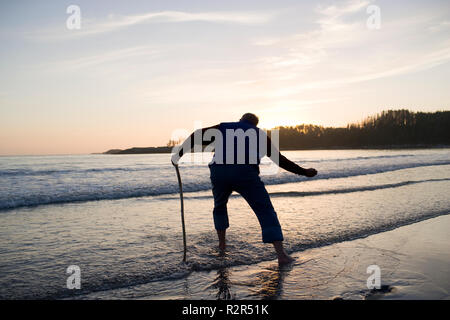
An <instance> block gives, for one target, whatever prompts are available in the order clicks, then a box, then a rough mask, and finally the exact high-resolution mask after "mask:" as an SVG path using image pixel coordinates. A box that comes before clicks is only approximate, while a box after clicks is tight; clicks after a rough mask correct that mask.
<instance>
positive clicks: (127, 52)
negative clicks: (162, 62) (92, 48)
mask: <svg viewBox="0 0 450 320" xmlns="http://www.w3.org/2000/svg"><path fill="white" fill-rule="evenodd" d="M157 53H158V51H157V50H155V49H154V48H153V47H151V46H138V47H132V48H126V49H119V50H112V51H107V52H105V53H101V54H96V55H90V56H84V57H80V58H72V59H65V60H60V61H56V62H52V63H51V64H50V65H46V68H49V69H51V70H78V69H82V68H87V67H94V66H97V65H101V64H104V63H108V62H116V61H119V60H126V59H130V58H134V57H138V56H154V55H156V54H157Z"/></svg>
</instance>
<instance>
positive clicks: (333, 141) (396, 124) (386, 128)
mask: <svg viewBox="0 0 450 320" xmlns="http://www.w3.org/2000/svg"><path fill="white" fill-rule="evenodd" d="M274 129H278V130H279V139H280V140H279V141H280V149H281V150H304V149H334V148H351V149H353V148H402V147H404V148H411V147H435V146H450V111H437V112H412V111H409V110H405V109H402V110H387V111H383V112H381V113H379V114H377V115H375V116H371V117H368V118H366V119H365V120H363V121H361V122H359V123H352V124H348V125H347V127H341V128H334V127H323V126H318V125H312V124H301V125H297V126H281V127H276V128H274ZM272 130H273V129H272ZM268 133H269V135H270V130H268ZM177 143H178V141H177ZM177 143H175V142H174V141H172V140H169V143H168V144H167V145H166V146H164V147H149V148H131V149H125V150H120V149H112V150H109V151H106V152H105V153H106V154H140V153H170V152H171V150H172V147H173V146H174V145H176V144H177Z"/></svg>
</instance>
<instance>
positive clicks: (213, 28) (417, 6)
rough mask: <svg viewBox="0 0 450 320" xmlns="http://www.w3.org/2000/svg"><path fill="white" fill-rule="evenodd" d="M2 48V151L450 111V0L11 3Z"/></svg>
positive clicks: (59, 150) (5, 4) (71, 150)
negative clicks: (242, 124) (75, 16)
mask: <svg viewBox="0 0 450 320" xmlns="http://www.w3.org/2000/svg"><path fill="white" fill-rule="evenodd" d="M70 5H77V6H79V8H80V9H81V28H80V29H72V30H71V29H69V28H68V27H67V24H66V22H67V19H68V18H69V16H70V15H71V14H70V13H69V14H68V13H67V12H66V10H67V7H69V6H70ZM371 5H372V6H373V5H375V6H377V7H378V8H379V9H380V18H381V20H380V28H379V29H377V28H369V27H368V25H367V21H368V19H369V17H371V13H370V12H372V11H370V12H369V13H368V11H367V10H368V7H369V6H371ZM371 21H373V20H371ZM0 41H1V50H0V155H11V154H78V153H92V152H102V151H106V150H108V149H112V148H129V147H133V146H140V147H146V146H158V145H165V144H166V143H167V141H168V140H169V139H170V138H171V137H172V134H173V133H174V132H182V130H187V131H192V130H193V128H194V126H198V125H202V126H208V125H212V124H216V123H219V122H222V121H234V120H238V119H239V117H240V116H241V115H242V114H243V113H245V112H254V113H256V114H257V115H258V116H259V117H260V120H261V127H265V128H269V127H273V126H276V125H294V124H301V123H312V124H319V125H325V126H343V125H346V124H347V123H349V122H355V121H358V120H362V119H363V118H365V117H366V116H369V115H373V114H375V113H377V112H380V111H381V110H385V109H399V108H408V109H411V110H414V111H419V110H420V111H436V110H449V109H450V63H449V62H450V1H448V0H442V1H411V0H409V1H365V0H361V1H356V0H355V1H329V0H324V1H299V0H295V1H294V0H292V1H287V0H281V1H264V0H263V1H261V0H258V1H242V0H239V1H234V0H232V1H229V0H227V1H133V0H128V1H92V0H88V1H50V0H49V1H1V2H0ZM181 129H182V130H181Z"/></svg>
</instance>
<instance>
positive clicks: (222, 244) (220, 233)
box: [217, 229, 227, 251]
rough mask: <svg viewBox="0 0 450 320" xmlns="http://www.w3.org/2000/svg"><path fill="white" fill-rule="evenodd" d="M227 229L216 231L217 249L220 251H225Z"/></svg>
mask: <svg viewBox="0 0 450 320" xmlns="http://www.w3.org/2000/svg"><path fill="white" fill-rule="evenodd" d="M226 231H227V229H224V230H217V236H218V237H219V249H220V251H225V247H226V243H225V233H226Z"/></svg>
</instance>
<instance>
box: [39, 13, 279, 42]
mask: <svg viewBox="0 0 450 320" xmlns="http://www.w3.org/2000/svg"><path fill="white" fill-rule="evenodd" d="M275 15H276V14H275V13H262V12H258V13H255V12H239V11H234V12H197V13H194V12H183V11H161V12H147V13H143V14H137V15H115V14H110V15H109V16H108V17H107V18H106V19H103V20H99V19H83V20H82V27H81V29H79V30H71V31H70V32H68V30H63V31H64V32H61V29H52V30H44V31H42V30H41V31H39V32H38V33H33V34H32V35H31V36H32V37H33V38H38V39H47V40H52V39H62V38H73V37H83V36H89V35H96V34H102V33H109V32H115V31H119V30H121V29H125V28H128V27H132V26H136V25H141V24H147V23H182V22H195V21H197V22H210V23H230V24H243V25H258V24H263V23H266V22H268V21H270V20H272V19H273V18H274V17H275ZM55 30H56V31H55Z"/></svg>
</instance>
